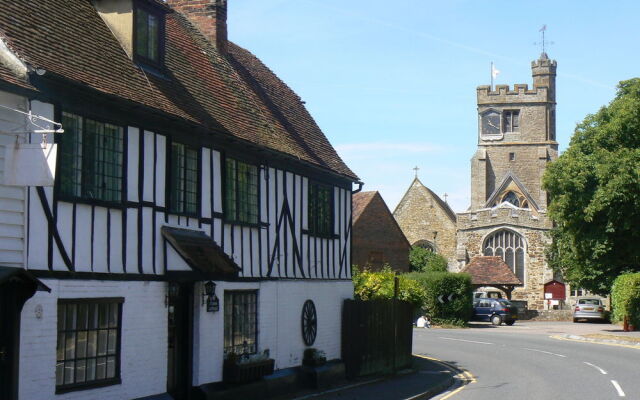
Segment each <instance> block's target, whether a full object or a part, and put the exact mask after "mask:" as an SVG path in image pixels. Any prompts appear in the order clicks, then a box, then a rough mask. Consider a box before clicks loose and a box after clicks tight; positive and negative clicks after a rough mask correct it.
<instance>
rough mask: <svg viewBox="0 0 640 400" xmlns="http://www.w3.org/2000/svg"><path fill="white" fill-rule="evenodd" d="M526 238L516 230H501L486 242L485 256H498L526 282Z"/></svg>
mask: <svg viewBox="0 0 640 400" xmlns="http://www.w3.org/2000/svg"><path fill="white" fill-rule="evenodd" d="M524 246H525V245H524V239H523V238H522V236H520V235H518V234H517V233H515V232H512V231H508V230H504V229H503V230H499V231H497V232H495V233H493V234H492V235H490V236H489V237H487V239H486V240H485V242H484V252H483V253H484V255H485V256H498V257H501V258H502V259H503V260H504V262H505V263H506V264H507V265H508V266H509V268H511V270H512V271H513V273H514V274H515V275H516V276H517V277H518V279H520V281H521V282H522V283H524V278H525V277H524Z"/></svg>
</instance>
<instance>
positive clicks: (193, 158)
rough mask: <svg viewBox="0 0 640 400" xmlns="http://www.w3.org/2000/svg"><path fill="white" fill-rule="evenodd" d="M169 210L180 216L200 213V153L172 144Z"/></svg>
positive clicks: (180, 144)
mask: <svg viewBox="0 0 640 400" xmlns="http://www.w3.org/2000/svg"><path fill="white" fill-rule="evenodd" d="M169 179H170V183H169V187H170V191H169V209H170V211H171V212H175V213H180V214H189V215H196V214H197V213H198V192H199V190H198V151H197V150H195V149H192V148H190V147H187V146H185V145H184V144H182V143H171V170H170V172H169Z"/></svg>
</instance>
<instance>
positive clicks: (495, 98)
mask: <svg viewBox="0 0 640 400" xmlns="http://www.w3.org/2000/svg"><path fill="white" fill-rule="evenodd" d="M476 91H477V95H478V105H483V104H501V103H546V102H549V101H551V98H550V93H549V88H547V87H545V86H538V87H533V88H529V85H527V84H526V83H516V84H515V85H513V88H512V87H510V86H509V85H496V86H495V88H493V90H492V88H491V86H489V85H482V86H478V88H477V89H476Z"/></svg>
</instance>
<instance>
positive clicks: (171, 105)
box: [0, 0, 358, 181]
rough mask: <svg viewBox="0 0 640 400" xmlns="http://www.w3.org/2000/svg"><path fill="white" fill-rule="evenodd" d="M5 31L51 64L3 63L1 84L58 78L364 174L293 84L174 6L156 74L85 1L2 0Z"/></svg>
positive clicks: (0, 33) (346, 172)
mask: <svg viewBox="0 0 640 400" xmlns="http://www.w3.org/2000/svg"><path fill="white" fill-rule="evenodd" d="M156 1H157V0H156ZM0 38H1V40H3V41H4V42H5V43H6V44H7V45H8V47H9V48H10V49H11V51H12V52H13V53H15V54H16V55H17V56H18V57H19V58H20V59H22V60H23V61H24V62H25V63H27V64H28V65H29V66H32V67H37V68H41V69H43V70H46V73H45V74H44V75H43V76H41V77H38V76H35V74H32V75H31V76H30V78H29V81H23V80H20V79H18V78H17V77H16V76H15V74H12V73H11V71H9V70H8V69H7V68H6V67H3V66H2V65H0V86H6V85H7V84H9V85H12V86H13V87H16V86H18V87H20V88H22V89H28V90H29V89H30V90H32V91H34V92H42V93H44V94H45V95H46V94H47V92H46V87H47V84H48V83H49V82H50V81H52V80H54V79H55V80H56V82H63V83H65V85H67V87H72V86H73V87H79V88H82V90H86V91H90V92H95V93H97V94H100V95H101V96H103V98H105V99H110V100H115V101H116V102H114V103H115V104H116V105H121V106H122V107H128V106H131V109H140V108H142V109H143V110H144V111H147V112H149V113H159V114H161V115H163V116H164V117H168V118H171V119H172V120H177V121H181V123H182V124H183V125H184V126H185V129H184V134H188V133H189V132H190V130H189V128H187V127H194V128H197V129H200V130H201V131H202V132H204V134H206V135H215V136H216V137H217V136H218V135H219V136H220V137H221V138H224V139H227V138H228V139H229V140H236V141H239V142H240V143H246V144H247V145H255V146H259V147H260V148H264V149H269V150H271V151H274V152H276V153H277V155H279V156H282V157H284V158H286V159H288V160H290V161H291V162H296V163H298V162H299V163H303V164H307V165H312V166H315V167H316V168H319V169H321V170H325V171H326V172H330V173H334V174H338V175H339V176H341V177H343V178H346V179H348V180H351V181H354V180H357V179H358V177H357V176H356V175H355V174H354V173H353V172H352V171H351V170H350V169H349V167H347V165H346V164H345V163H344V162H343V161H342V159H341V158H340V157H339V156H338V154H337V152H336V151H335V149H334V148H333V147H332V146H331V144H330V143H329V141H328V140H327V138H326V137H325V136H324V134H323V133H322V131H321V130H320V128H319V127H318V126H317V124H316V123H315V121H314V120H313V118H312V117H311V115H310V114H309V113H308V111H307V110H306V108H305V107H304V105H303V104H304V103H303V102H302V100H301V99H300V98H299V97H298V96H297V95H296V94H295V93H294V92H293V91H292V90H291V88H289V87H288V86H287V85H286V84H285V83H284V82H282V81H281V80H280V79H279V78H278V77H277V76H276V75H275V74H274V73H273V72H272V71H271V70H269V68H267V67H266V66H265V65H264V64H263V63H262V62H261V61H260V60H258V59H257V58H256V57H255V56H254V55H253V54H251V53H250V52H249V51H247V50H245V49H243V48H241V47H239V46H237V45H235V44H233V43H229V44H228V54H227V55H225V54H222V53H220V52H219V51H218V50H217V49H216V47H215V46H214V45H213V44H212V43H210V42H209V41H208V40H207V39H206V38H205V37H204V36H203V35H202V34H201V33H200V32H199V31H198V29H196V28H195V27H194V26H193V25H192V24H191V23H190V22H189V21H188V20H187V19H186V18H185V17H184V16H183V15H182V14H180V13H178V12H170V13H168V14H167V15H166V36H165V63H164V69H163V70H162V71H161V73H157V74H156V73H146V72H145V71H143V70H142V69H141V68H140V67H138V65H136V63H134V62H133V61H132V60H131V59H130V58H129V56H127V54H126V53H125V51H124V50H123V48H122V46H121V45H120V43H119V42H118V40H117V39H116V37H115V36H114V34H113V33H112V32H111V30H110V29H109V28H108V26H107V25H106V24H105V22H104V21H103V20H102V18H100V16H99V14H98V12H97V11H96V9H95V8H94V7H93V5H92V2H90V1H87V0H39V1H37V2H23V1H0ZM0 64H1V63H0Z"/></svg>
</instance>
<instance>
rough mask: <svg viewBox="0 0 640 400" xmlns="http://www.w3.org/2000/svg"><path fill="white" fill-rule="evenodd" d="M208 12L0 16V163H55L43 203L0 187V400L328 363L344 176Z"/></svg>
mask: <svg viewBox="0 0 640 400" xmlns="http://www.w3.org/2000/svg"><path fill="white" fill-rule="evenodd" d="M226 13H227V9H226V0H209V1H184V0H168V1H166V2H163V1H157V0H122V1H113V0H93V1H89V0H64V1H62V0H42V1H38V2H2V3H0V105H2V106H3V108H1V109H0V131H1V132H2V133H3V135H0V141H1V142H0V154H1V155H2V156H3V157H4V158H5V159H6V158H8V157H9V155H11V154H17V153H18V152H19V151H20V149H21V148H26V146H25V144H29V143H32V144H33V143H41V142H43V141H44V142H45V143H49V145H50V144H51V143H52V142H55V144H56V148H57V149H56V153H55V154H49V155H50V158H49V162H50V164H49V165H50V166H55V168H54V169H55V171H54V182H53V185H52V186H29V187H24V186H11V185H6V184H3V185H0V293H1V294H2V295H1V296H0V318H1V321H0V323H1V324H2V326H3V334H2V335H0V348H1V349H2V354H3V359H6V360H9V362H8V363H5V364H4V367H3V368H5V369H3V370H2V371H4V372H6V374H3V376H2V377H1V378H0V398H3V399H4V398H6V399H49V398H56V399H78V398H91V399H132V398H142V397H147V396H154V395H162V394H164V395H166V394H167V393H168V394H169V395H171V396H172V397H173V398H176V399H182V398H191V397H190V396H191V395H193V393H195V392H196V391H197V390H198V388H200V387H202V386H203V385H207V384H210V383H213V382H219V381H221V380H222V379H223V360H224V358H225V357H228V356H229V355H230V354H232V353H233V354H235V355H245V356H248V355H255V354H264V356H265V357H266V358H268V359H272V360H274V363H275V368H276V369H283V368H288V367H293V366H296V365H300V364H301V359H302V356H303V351H304V349H305V348H307V347H308V346H310V345H313V346H314V347H316V348H317V349H319V350H323V351H324V352H325V353H326V355H327V358H328V359H335V358H339V357H340V315H341V314H340V310H341V304H342V301H343V300H344V299H346V298H351V297H352V293H353V287H352V283H351V280H350V278H351V269H350V265H351V247H350V242H351V194H352V185H353V184H354V183H357V182H358V178H357V176H356V175H355V174H354V173H353V172H352V171H351V170H350V169H349V168H348V167H347V166H346V165H345V164H344V162H343V161H342V160H341V159H340V157H339V156H338V155H337V153H336V152H335V150H334V149H333V147H332V146H331V144H330V143H329V142H328V140H327V139H326V137H325V136H324V134H323V133H322V131H321V130H320V129H319V127H318V126H317V125H316V123H315V122H314V120H313V118H312V117H311V115H310V114H309V113H308V112H307V110H306V109H305V107H304V105H303V102H302V101H301V100H300V98H299V97H298V96H297V95H296V94H295V93H294V92H293V91H292V90H291V89H290V88H289V87H288V86H287V85H286V84H285V83H283V82H282V81H281V80H280V79H279V78H278V77H277V76H276V75H275V74H274V73H273V72H272V71H271V70H269V69H268V68H267V67H266V66H265V65H264V64H263V63H262V62H261V61H260V60H258V59H257V58H256V57H255V56H254V55H252V54H251V53H250V52H248V51H247V50H245V49H243V48H241V47H240V46H238V45H236V44H234V43H232V42H230V41H228V40H227V33H226V31H227V27H226ZM24 113H27V114H28V113H32V114H33V115H38V116H41V117H44V118H46V119H47V120H50V121H55V122H57V123H61V128H62V129H63V130H64V133H55V134H47V135H43V134H39V133H36V132H35V131H36V130H35V129H33V126H32V124H31V123H30V121H29V119H28V118H25V114H24ZM47 124H48V125H47V126H46V128H47V129H48V130H55V129H57V128H59V126H58V127H57V128H56V126H53V125H52V124H51V123H47ZM40 125H42V123H40ZM21 132H22V133H21ZM24 132H26V133H24ZM49 145H47V146H49ZM49 148H51V146H49ZM3 165H4V167H3ZM7 165H9V164H7V163H4V164H3V163H0V168H3V177H4V178H8V177H9V178H11V179H13V180H15V179H14V178H16V174H18V177H19V175H20V174H21V172H20V171H9V170H8V169H7ZM10 175H11V176H10ZM3 182H4V183H7V182H6V181H3ZM212 284H213V285H212ZM10 304H12V306H9V305H10ZM309 304H310V305H309ZM303 305H304V307H305V308H304V309H305V312H306V313H307V314H303V315H307V320H306V325H304V323H303V326H306V327H307V328H306V329H307V331H305V332H301V314H302V310H303ZM314 324H315V325H314ZM4 327H9V329H5V328H4ZM7 332H9V333H7ZM303 333H304V334H303Z"/></svg>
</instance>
